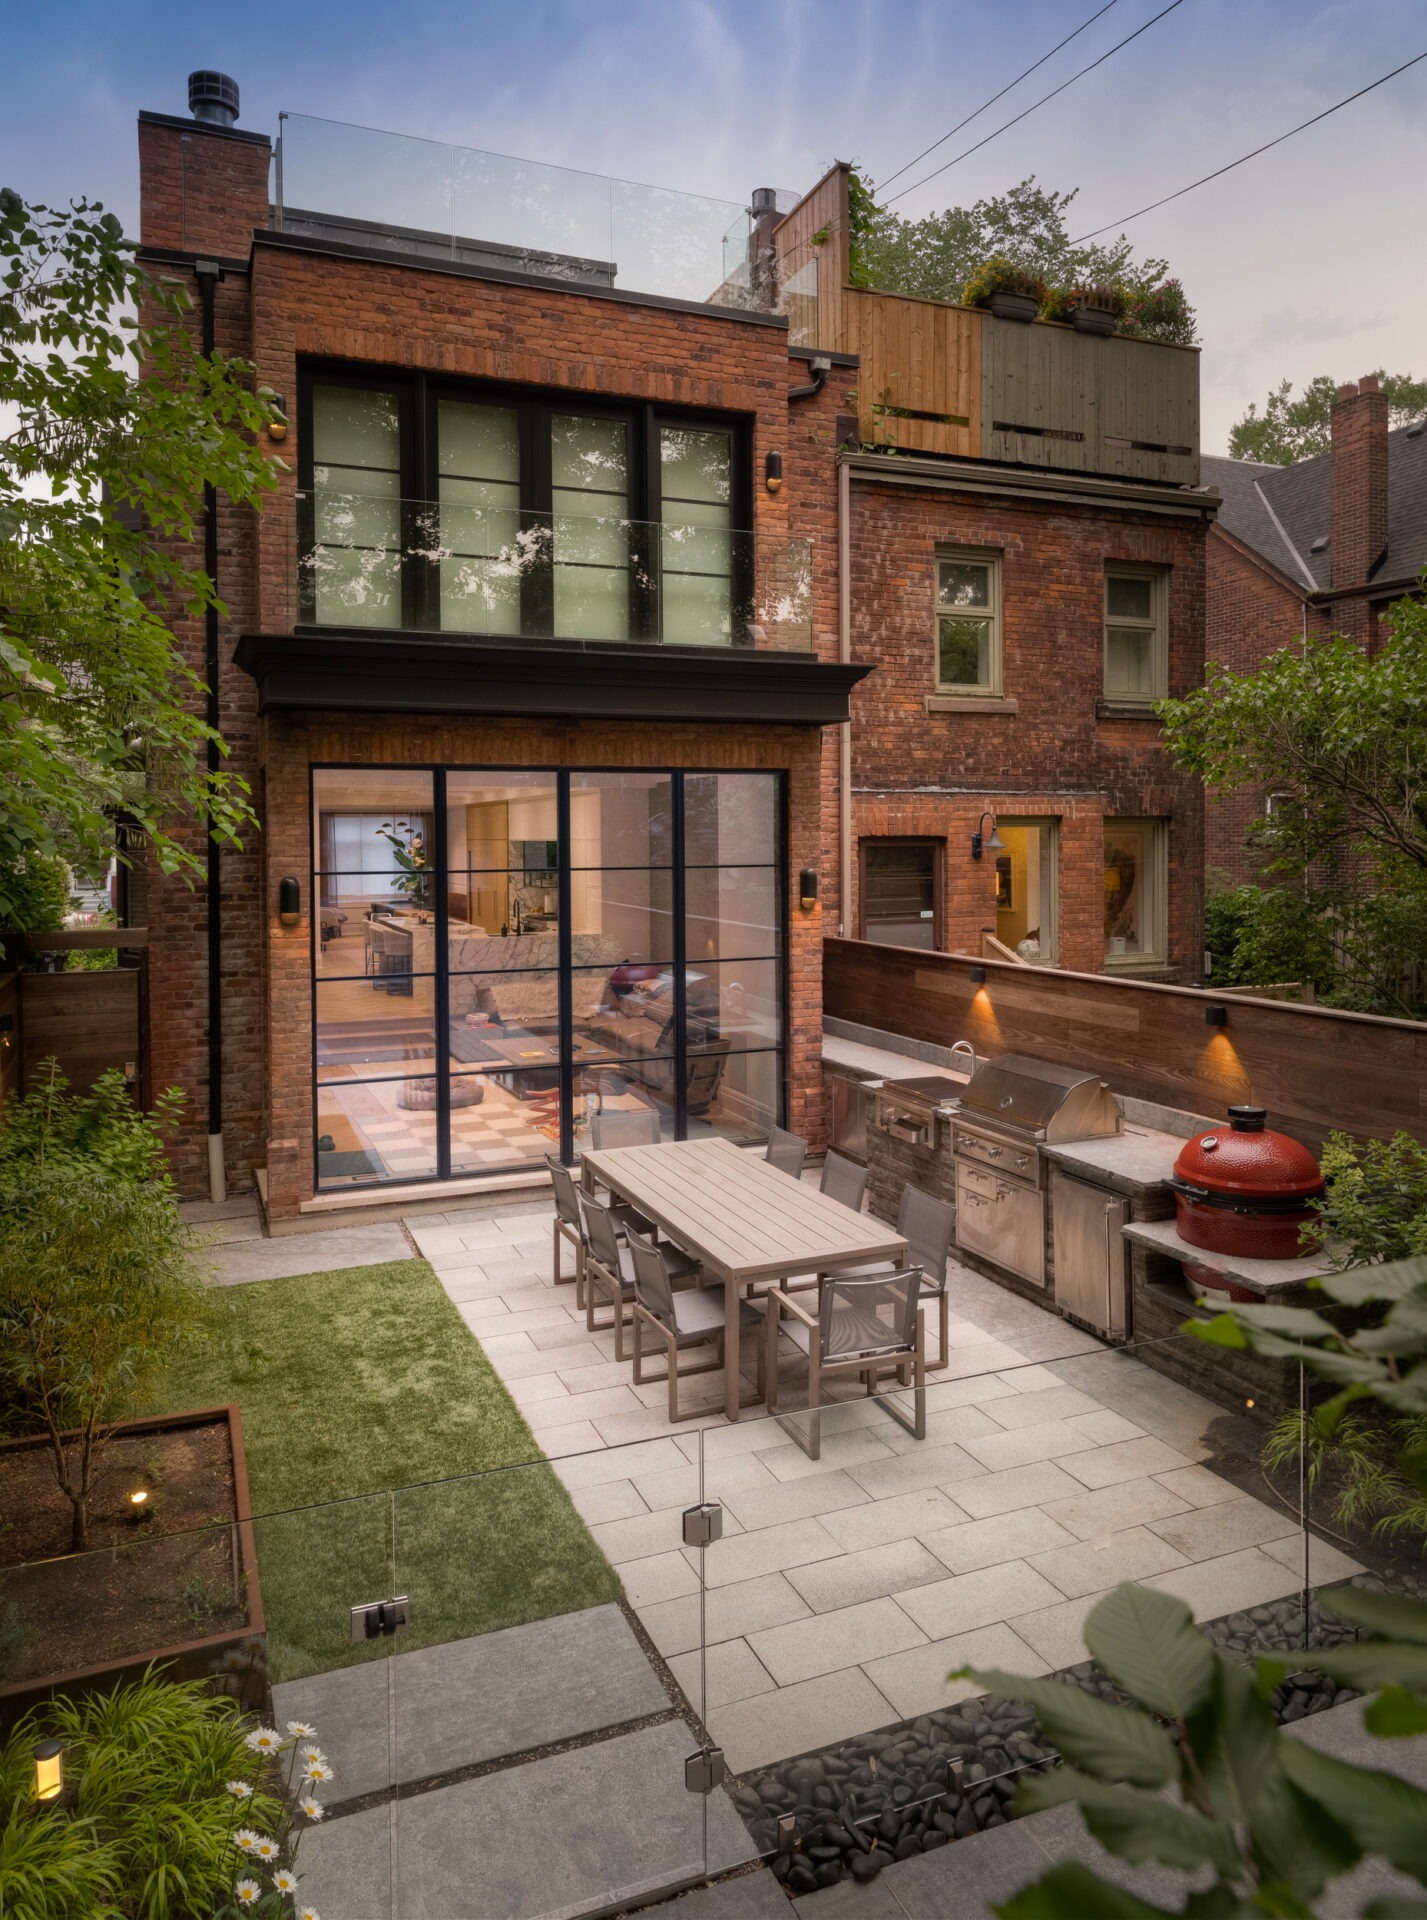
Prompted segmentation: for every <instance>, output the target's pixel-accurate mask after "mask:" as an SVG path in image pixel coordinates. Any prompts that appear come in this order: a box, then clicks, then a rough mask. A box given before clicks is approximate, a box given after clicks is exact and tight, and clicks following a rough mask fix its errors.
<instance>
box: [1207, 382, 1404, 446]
mask: <svg viewBox="0 0 1427 1920" xmlns="http://www.w3.org/2000/svg"><path fill="white" fill-rule="evenodd" d="M1377 378H1378V381H1379V383H1380V384H1381V386H1382V390H1383V392H1384V393H1385V394H1386V395H1387V407H1388V423H1389V425H1390V426H1393V427H1405V426H1409V425H1410V424H1411V423H1412V422H1413V421H1414V420H1420V419H1421V417H1422V415H1423V414H1424V413H1427V380H1414V379H1413V377H1412V375H1411V374H1410V373H1387V372H1385V371H1384V369H1383V368H1381V367H1379V368H1378V370H1377ZM1339 384H1340V383H1339V382H1338V381H1337V380H1335V379H1333V377H1332V375H1331V374H1327V373H1320V374H1318V375H1317V377H1316V378H1315V379H1312V380H1310V381H1309V382H1308V383H1307V385H1306V386H1305V387H1304V389H1303V391H1302V393H1301V394H1299V395H1298V396H1297V397H1296V398H1295V397H1294V392H1293V382H1292V381H1291V380H1285V381H1283V383H1282V384H1281V385H1280V386H1278V387H1276V388H1275V389H1274V391H1273V392H1272V393H1271V394H1270V395H1269V396H1268V398H1267V400H1265V402H1264V409H1263V412H1262V413H1260V412H1259V410H1258V407H1257V405H1256V404H1255V403H1253V402H1252V401H1251V402H1250V404H1249V407H1248V410H1247V411H1246V412H1245V414H1244V415H1243V417H1242V418H1241V419H1239V420H1236V421H1235V422H1234V425H1233V426H1232V428H1231V429H1230V431H1229V452H1230V455H1231V456H1232V457H1233V458H1234V459H1235V460H1259V461H1263V462H1264V463H1265V464H1267V465H1272V466H1280V467H1291V466H1292V465H1293V464H1294V462H1295V461H1297V460H1311V459H1312V458H1313V457H1314V456H1315V455H1316V454H1320V453H1326V452H1327V451H1328V447H1329V443H1330V435H1329V415H1330V414H1331V413H1332V410H1333V402H1334V400H1335V399H1336V398H1337V393H1338V387H1339Z"/></svg>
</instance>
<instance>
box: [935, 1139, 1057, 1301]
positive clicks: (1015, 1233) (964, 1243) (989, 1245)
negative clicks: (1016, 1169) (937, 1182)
mask: <svg viewBox="0 0 1427 1920" xmlns="http://www.w3.org/2000/svg"><path fill="white" fill-rule="evenodd" d="M956 1239H957V1245H958V1246H961V1247H965V1248H966V1249H967V1251H968V1252H971V1253H978V1254H980V1255H981V1256H982V1257H983V1258H984V1259H987V1260H991V1261H994V1262H995V1264H996V1265H997V1266H998V1267H1005V1268H1006V1269H1007V1271H1008V1272H1010V1273H1014V1274H1018V1275H1019V1276H1020V1278H1021V1279H1022V1280H1029V1281H1030V1282H1031V1284H1032V1285H1033V1286H1037V1287H1043V1286H1044V1285H1045V1211H1044V1206H1043V1203H1042V1198H1041V1195H1040V1194H1039V1193H1038V1192H1037V1191H1036V1189H1035V1188H1034V1187H1026V1186H1022V1185H1021V1184H1020V1183H1019V1182H1018V1181H1015V1180H1007V1179H1005V1178H1004V1177H1003V1176H1002V1175H1001V1174H998V1173H992V1172H991V1171H989V1169H987V1168H984V1167H978V1166H972V1165H969V1164H968V1163H967V1162H966V1161H964V1160H958V1161H957V1163H956Z"/></svg>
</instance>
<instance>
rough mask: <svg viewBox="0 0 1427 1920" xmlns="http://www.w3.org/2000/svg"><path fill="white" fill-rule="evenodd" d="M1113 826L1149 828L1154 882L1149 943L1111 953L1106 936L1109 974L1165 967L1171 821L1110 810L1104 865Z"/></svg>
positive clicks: (1104, 834)
mask: <svg viewBox="0 0 1427 1920" xmlns="http://www.w3.org/2000/svg"><path fill="white" fill-rule="evenodd" d="M1112 827H1136V828H1138V827H1148V828H1149V829H1150V835H1149V842H1150V845H1149V856H1150V870H1151V873H1152V875H1153V880H1154V884H1153V887H1152V888H1151V891H1150V898H1149V912H1148V916H1147V917H1148V921H1149V934H1150V939H1149V945H1148V946H1142V947H1141V948H1140V949H1139V951H1138V952H1137V953H1116V954H1112V953H1111V952H1110V941H1109V936H1108V935H1107V936H1106V937H1105V958H1104V961H1103V966H1104V970H1105V972H1106V973H1126V972H1129V973H1133V972H1135V971H1136V970H1137V969H1144V968H1149V967H1155V968H1158V967H1163V966H1165V965H1167V964H1168V960H1169V822H1168V821H1167V820H1159V819H1153V818H1149V817H1146V816H1142V815H1134V814H1122V813H1107V814H1106V815H1105V817H1104V821H1103V823H1102V826H1101V835H1100V859H1101V866H1102V868H1103V866H1104V857H1105V841H1106V839H1107V838H1108V836H1109V833H1110V830H1111V828H1112Z"/></svg>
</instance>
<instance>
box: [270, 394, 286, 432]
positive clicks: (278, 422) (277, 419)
mask: <svg viewBox="0 0 1427 1920" xmlns="http://www.w3.org/2000/svg"><path fill="white" fill-rule="evenodd" d="M273 412H274V417H273V418H272V419H271V420H269V422H268V438H269V440H286V438H287V401H286V400H285V399H284V398H283V396H282V395H281V394H280V393H275V394H274V395H273Z"/></svg>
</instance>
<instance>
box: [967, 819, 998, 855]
mask: <svg viewBox="0 0 1427 1920" xmlns="http://www.w3.org/2000/svg"><path fill="white" fill-rule="evenodd" d="M988 820H989V821H990V822H991V831H990V833H989V834H985V835H983V833H982V831H981V829H982V827H983V826H984V825H985V823H986V822H987V821H988ZM983 848H984V849H985V850H987V851H989V852H991V853H1004V852H1005V851H1006V843H1005V841H1004V840H1003V839H1002V838H1001V836H1000V834H999V833H997V831H996V816H995V814H994V813H983V814H982V816H981V818H980V819H979V820H978V821H977V823H976V831H975V833H973V834H972V836H971V857H972V859H973V860H979V859H980V858H981V854H982V850H983Z"/></svg>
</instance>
